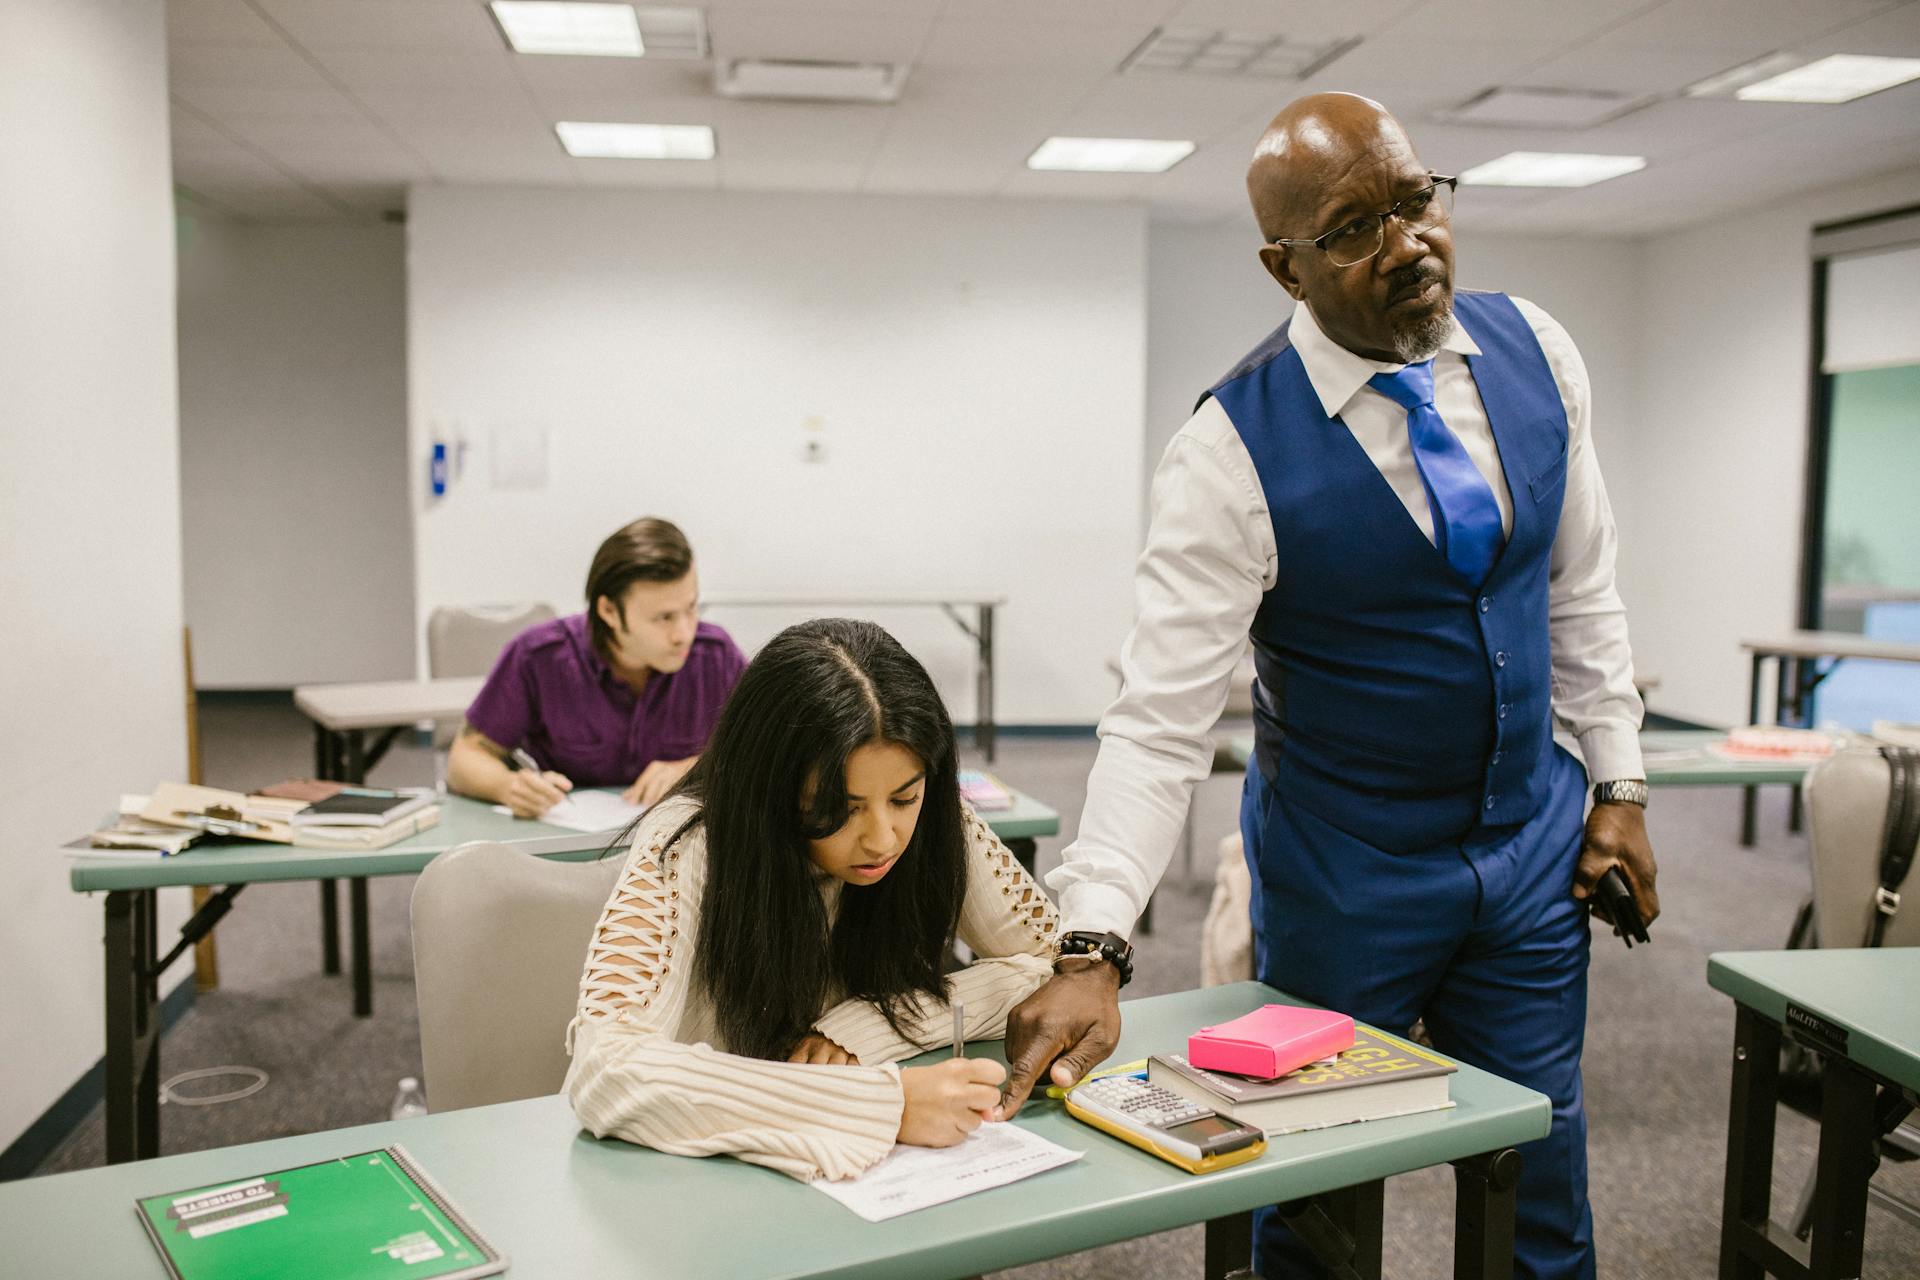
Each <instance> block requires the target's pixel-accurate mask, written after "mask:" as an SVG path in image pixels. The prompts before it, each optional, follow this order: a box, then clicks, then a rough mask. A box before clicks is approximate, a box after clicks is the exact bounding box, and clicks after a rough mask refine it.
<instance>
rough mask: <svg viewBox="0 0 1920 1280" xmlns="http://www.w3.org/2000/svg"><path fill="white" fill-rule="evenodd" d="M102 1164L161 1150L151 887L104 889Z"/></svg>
mask: <svg viewBox="0 0 1920 1280" xmlns="http://www.w3.org/2000/svg"><path fill="white" fill-rule="evenodd" d="M105 918H106V928H105V932H104V934H103V935H102V943H103V945H104V950H105V955H104V957H103V959H104V961H105V977H106V1022H107V1026H106V1031H107V1036H106V1040H107V1057H106V1077H107V1078H106V1088H107V1096H106V1119H107V1163H108V1164H123V1163H125V1162H126V1161H128V1160H144V1159H147V1158H149V1157H152V1156H156V1155H158V1154H160V1027H159V1011H158V1008H157V1007H156V1003H155V1000H154V976H153V961H154V946H155V942H154V927H155V923H156V920H155V907H154V891H153V890H151V889H131V890H114V891H112V892H110V893H108V894H107V901H106V911H105Z"/></svg>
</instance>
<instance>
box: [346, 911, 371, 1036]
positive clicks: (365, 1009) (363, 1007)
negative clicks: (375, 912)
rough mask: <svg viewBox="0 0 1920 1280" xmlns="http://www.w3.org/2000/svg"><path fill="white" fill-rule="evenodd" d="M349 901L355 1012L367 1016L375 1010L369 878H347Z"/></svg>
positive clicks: (357, 1014) (356, 1014) (363, 1016)
mask: <svg viewBox="0 0 1920 1280" xmlns="http://www.w3.org/2000/svg"><path fill="white" fill-rule="evenodd" d="M347 900H348V901H349V902H350V903H352V905H353V1012H354V1016H356V1017H360V1018H365V1017H370V1016H371V1015H372V1013H373V949H372V945H371V941H370V936H369V932H370V931H369V928H368V924H367V879H366V877H365V876H355V877H354V878H353V879H351V880H349V881H347Z"/></svg>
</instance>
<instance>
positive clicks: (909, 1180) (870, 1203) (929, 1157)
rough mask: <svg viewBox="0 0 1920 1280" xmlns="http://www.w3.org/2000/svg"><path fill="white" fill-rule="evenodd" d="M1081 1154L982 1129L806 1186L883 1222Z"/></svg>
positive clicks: (1006, 1128) (1015, 1132) (1011, 1131)
mask: <svg viewBox="0 0 1920 1280" xmlns="http://www.w3.org/2000/svg"><path fill="white" fill-rule="evenodd" d="M1080 1155H1081V1153H1080V1152H1078V1151H1069V1150H1068V1149H1067V1148H1065V1147H1062V1146H1059V1145H1057V1144H1055V1143H1052V1142H1048V1141H1047V1140H1046V1139H1045V1138H1043V1137H1041V1136H1040V1135H1039V1134H1037V1133H1034V1132H1032V1131H1031V1130H1028V1129H1023V1128H1021V1127H1020V1126H1019V1125H1017V1124H1012V1123H1001V1124H983V1125H981V1126H980V1127H979V1128H978V1129H975V1130H974V1131H973V1132H972V1133H970V1134H968V1135H967V1140H966V1141H965V1142H962V1143H960V1144H959V1145H958V1146H952V1147H909V1146H903V1145H896V1146H895V1147H894V1149H893V1150H892V1151H891V1152H889V1153H888V1155H887V1156H886V1158H885V1159H883V1160H881V1161H880V1163H878V1164H876V1165H874V1166H873V1167H872V1168H871V1169H868V1170H867V1171H866V1172H865V1173H862V1174H860V1175H859V1176H858V1177H855V1178H848V1179H846V1180H844V1181H841V1182H828V1181H827V1180H826V1179H824V1178H816V1179H814V1180H813V1181H812V1182H810V1183H808V1184H807V1185H809V1186H811V1187H814V1188H816V1189H818V1190H820V1191H824V1192H826V1193H827V1194H828V1195H830V1196H832V1197H833V1198H834V1199H835V1200H838V1201H839V1202H840V1203H841V1204H843V1205H845V1206H847V1208H849V1209H851V1210H853V1211H854V1212H855V1213H857V1214H859V1215H860V1216H861V1217H863V1218H865V1219H866V1220H867V1221H868V1222H884V1221H885V1220H887V1219H888V1218H897V1217H899V1216H900V1215H901V1214H903V1213H912V1212H913V1211H914V1210H915V1209H925V1208H927V1207H928V1206H930V1205H936V1204H945V1203H946V1202H947V1201H949V1200H958V1199H959V1198H960V1197H961V1196H970V1195H972V1194H973V1193H974V1192H976V1191H986V1190H989V1189H990V1188H993V1187H1003V1186H1005V1185H1006V1184H1007V1183H1009V1182H1018V1181H1020V1179H1022V1178H1030V1177H1032V1176H1033V1175H1034V1174H1036V1173H1043V1172H1045V1171H1046V1170H1048V1169H1057V1168H1059V1167H1060V1166H1061V1165H1063V1164H1072V1163H1073V1162H1074V1161H1075V1160H1078V1159H1079V1158H1080Z"/></svg>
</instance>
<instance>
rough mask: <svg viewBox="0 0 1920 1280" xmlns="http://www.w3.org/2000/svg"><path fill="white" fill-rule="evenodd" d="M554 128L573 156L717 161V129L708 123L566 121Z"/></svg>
mask: <svg viewBox="0 0 1920 1280" xmlns="http://www.w3.org/2000/svg"><path fill="white" fill-rule="evenodd" d="M553 129H554V132H555V133H557V134H559V135H560V145H561V146H563V147H565V148H566V149H567V154H568V155H570V156H581V157H585V158H591V159H616V160H711V159H713V129H712V128H711V127H710V126H708V125H704V124H607V123H600V122H589V121H579V120H562V121H561V122H560V123H559V124H556V125H555V126H553Z"/></svg>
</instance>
